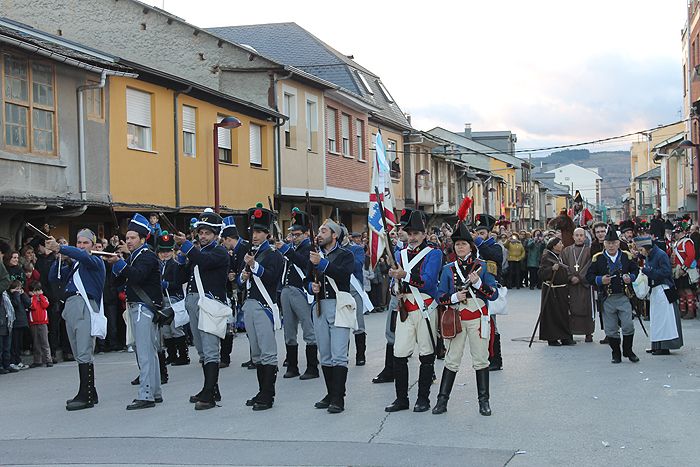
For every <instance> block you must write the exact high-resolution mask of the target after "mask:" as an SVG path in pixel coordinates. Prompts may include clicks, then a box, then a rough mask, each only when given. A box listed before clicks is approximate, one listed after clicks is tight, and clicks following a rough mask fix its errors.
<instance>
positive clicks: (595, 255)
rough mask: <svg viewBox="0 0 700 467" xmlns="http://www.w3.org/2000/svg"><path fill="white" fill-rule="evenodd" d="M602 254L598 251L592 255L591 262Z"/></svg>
mask: <svg viewBox="0 0 700 467" xmlns="http://www.w3.org/2000/svg"><path fill="white" fill-rule="evenodd" d="M602 254H603V252H602V251H599V252H598V253H596V254H594V255H593V257H592V258H591V261H595V260H596V259H597V258H598V256H600V255H602Z"/></svg>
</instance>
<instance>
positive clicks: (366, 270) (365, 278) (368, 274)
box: [362, 252, 374, 304]
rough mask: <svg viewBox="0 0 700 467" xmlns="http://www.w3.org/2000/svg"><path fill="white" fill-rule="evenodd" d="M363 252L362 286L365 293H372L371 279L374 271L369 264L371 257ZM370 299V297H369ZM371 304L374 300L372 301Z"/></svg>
mask: <svg viewBox="0 0 700 467" xmlns="http://www.w3.org/2000/svg"><path fill="white" fill-rule="evenodd" d="M366 253H367V252H365V264H364V266H363V268H362V287H363V289H364V291H365V292H367V295H370V294H371V293H372V279H374V271H373V270H372V267H371V265H370V263H371V259H372V258H370V256H369V255H368V254H366ZM370 301H372V299H370ZM372 304H374V302H373V301H372Z"/></svg>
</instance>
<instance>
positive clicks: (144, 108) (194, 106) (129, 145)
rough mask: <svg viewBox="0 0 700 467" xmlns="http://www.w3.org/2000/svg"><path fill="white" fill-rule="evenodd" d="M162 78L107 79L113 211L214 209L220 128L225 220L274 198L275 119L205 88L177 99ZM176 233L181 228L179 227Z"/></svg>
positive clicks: (260, 110)
mask: <svg viewBox="0 0 700 467" xmlns="http://www.w3.org/2000/svg"><path fill="white" fill-rule="evenodd" d="M174 87H176V86H173V83H172V82H170V81H169V80H167V79H148V80H145V79H141V78H138V79H132V78H116V77H115V78H111V79H110V80H109V104H110V105H109V114H108V115H109V148H110V149H109V155H110V158H109V179H110V192H111V197H112V202H113V204H114V208H115V209H116V210H118V211H136V210H143V211H149V210H163V211H177V212H179V213H183V214H186V213H187V214H188V215H187V216H184V217H187V218H188V219H189V218H190V217H192V216H191V214H196V213H199V212H201V211H202V210H203V209H204V208H206V207H214V170H215V168H214V166H215V164H214V125H215V124H216V123H217V122H219V121H221V119H222V118H224V117H227V116H234V117H236V118H237V119H238V120H240V122H241V126H240V127H239V128H234V129H223V128H219V129H218V134H217V142H218V146H219V155H218V157H219V164H218V170H219V180H220V182H219V196H220V206H221V212H222V214H225V213H233V212H237V213H242V212H244V211H245V210H246V209H248V208H250V207H251V206H254V205H255V203H257V202H263V203H265V204H267V197H268V196H273V194H274V154H275V151H274V141H275V138H274V132H275V121H276V120H277V117H278V116H280V115H279V114H275V113H274V112H272V111H269V110H265V109H263V108H260V107H257V106H254V105H252V104H251V106H250V107H249V108H247V107H246V106H245V105H241V104H240V101H236V102H234V101H233V100H231V101H228V100H227V99H226V97H225V96H223V95H215V94H212V93H209V92H207V91H206V90H205V89H195V88H190V89H185V87H184V86H183V85H182V84H180V85H179V86H177V87H178V88H180V89H183V90H185V91H189V92H176V91H174V90H173V88H174ZM178 226H179V225H178Z"/></svg>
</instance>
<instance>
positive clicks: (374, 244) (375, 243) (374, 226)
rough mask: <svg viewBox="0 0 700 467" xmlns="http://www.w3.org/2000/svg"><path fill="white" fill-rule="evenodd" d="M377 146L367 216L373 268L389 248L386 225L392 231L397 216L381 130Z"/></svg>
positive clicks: (376, 142)
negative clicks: (395, 214)
mask: <svg viewBox="0 0 700 467" xmlns="http://www.w3.org/2000/svg"><path fill="white" fill-rule="evenodd" d="M375 148H376V150H375V155H374V164H373V168H372V189H371V192H370V194H369V214H368V216H367V225H368V226H369V246H370V265H371V267H372V269H374V268H375V267H376V266H377V262H379V258H381V256H382V255H383V254H384V250H385V249H386V248H387V245H386V240H385V239H386V234H385V227H386V228H387V229H388V230H389V231H391V229H392V228H393V227H394V225H395V224H396V218H395V217H394V200H393V197H392V195H391V177H390V174H389V170H390V169H389V163H388V161H387V159H386V151H385V150H384V143H383V142H382V134H381V132H377V139H376V141H375ZM375 187H376V188H378V189H379V197H380V199H377V195H376V193H375V190H374V188H375ZM379 201H381V202H382V204H383V206H384V216H385V217H386V223H387V225H386V226H385V225H384V224H383V223H382V213H381V211H380V210H379Z"/></svg>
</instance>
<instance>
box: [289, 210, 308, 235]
mask: <svg viewBox="0 0 700 467" xmlns="http://www.w3.org/2000/svg"><path fill="white" fill-rule="evenodd" d="M310 222H311V216H310V215H309V214H307V213H305V212H304V211H302V210H301V209H299V208H293V209H292V225H291V226H290V227H289V229H287V230H291V231H293V232H300V231H301V232H306V231H307V230H309V223H310Z"/></svg>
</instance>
